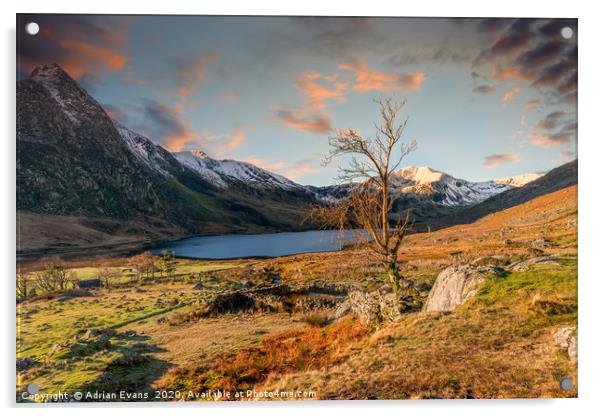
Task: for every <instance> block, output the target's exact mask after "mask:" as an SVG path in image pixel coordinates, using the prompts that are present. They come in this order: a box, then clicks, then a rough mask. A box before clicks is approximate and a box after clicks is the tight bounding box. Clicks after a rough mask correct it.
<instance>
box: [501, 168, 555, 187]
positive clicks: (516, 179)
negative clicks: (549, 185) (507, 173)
mask: <svg viewBox="0 0 602 416" xmlns="http://www.w3.org/2000/svg"><path fill="white" fill-rule="evenodd" d="M543 175H545V173H542V172H538V173H526V174H524V175H517V176H511V177H509V178H502V179H495V183H498V184H502V185H510V186H512V187H518V186H523V185H526V184H528V183H529V182H533V181H534V180H535V179H539V178H541V177H542V176H543Z"/></svg>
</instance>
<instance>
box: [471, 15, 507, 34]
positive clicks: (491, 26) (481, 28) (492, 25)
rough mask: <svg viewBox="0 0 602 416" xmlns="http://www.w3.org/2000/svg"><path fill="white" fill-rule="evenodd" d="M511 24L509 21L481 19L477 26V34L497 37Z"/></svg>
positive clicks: (495, 18) (493, 18) (494, 18)
mask: <svg viewBox="0 0 602 416" xmlns="http://www.w3.org/2000/svg"><path fill="white" fill-rule="evenodd" d="M511 22H512V21H511V20H509V19H501V18H497V17H492V18H488V19H482V20H481V21H480V22H479V23H478V24H477V32H480V33H489V34H493V35H497V34H499V33H500V32H501V31H502V30H503V29H504V28H506V27H507V26H508V25H509V24H510V23H511Z"/></svg>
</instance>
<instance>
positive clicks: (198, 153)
mask: <svg viewBox="0 0 602 416" xmlns="http://www.w3.org/2000/svg"><path fill="white" fill-rule="evenodd" d="M190 154H191V155H192V156H194V157H196V158H198V159H206V158H208V157H209V155H208V154H207V153H205V152H204V151H202V150H200V149H195V150H191V151H190Z"/></svg>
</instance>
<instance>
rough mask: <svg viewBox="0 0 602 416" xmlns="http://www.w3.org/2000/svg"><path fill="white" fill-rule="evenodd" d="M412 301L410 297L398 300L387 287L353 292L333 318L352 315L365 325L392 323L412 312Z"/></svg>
mask: <svg viewBox="0 0 602 416" xmlns="http://www.w3.org/2000/svg"><path fill="white" fill-rule="evenodd" d="M412 301H413V299H411V297H410V298H406V299H401V300H398V299H397V298H396V296H395V294H394V293H393V291H392V290H391V288H390V287H389V286H387V285H385V286H383V287H381V288H380V289H379V290H376V291H374V292H362V291H359V290H358V291H353V292H351V293H349V295H348V296H347V299H346V300H345V302H343V303H342V304H341V305H339V307H338V308H337V310H336V312H335V315H334V318H335V319H338V318H340V317H342V316H344V315H347V314H352V315H355V316H356V317H357V318H358V319H359V320H360V321H361V322H362V323H364V324H366V325H380V324H383V323H387V322H394V321H396V320H398V319H399V318H401V317H402V315H403V314H404V313H407V312H410V311H411V310H413V308H412V303H413V302H412Z"/></svg>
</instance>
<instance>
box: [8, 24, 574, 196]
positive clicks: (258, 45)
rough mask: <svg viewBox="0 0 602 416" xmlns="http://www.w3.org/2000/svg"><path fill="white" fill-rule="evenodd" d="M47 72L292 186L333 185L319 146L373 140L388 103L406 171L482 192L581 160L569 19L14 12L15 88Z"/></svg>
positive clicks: (176, 142)
mask: <svg viewBox="0 0 602 416" xmlns="http://www.w3.org/2000/svg"><path fill="white" fill-rule="evenodd" d="M29 22H36V23H38V25H39V27H40V31H39V33H38V34H37V35H35V36H32V35H29V34H27V33H26V31H25V25H26V24H27V23H29ZM566 28H570V29H571V30H567V29H566ZM563 29H564V32H563ZM569 32H571V33H569ZM563 34H564V35H565V36H563ZM567 34H569V35H571V36H570V38H567V37H568V36H566V35H567ZM53 62H55V63H57V64H59V65H61V66H62V67H63V69H65V71H67V73H69V75H71V77H73V78H74V79H75V80H77V81H78V82H79V83H80V85H82V86H83V87H84V88H85V89H86V90H87V91H88V92H89V93H90V94H91V95H92V96H93V97H94V98H95V99H96V100H97V101H98V102H99V103H100V104H101V105H103V107H104V108H105V110H106V111H107V113H108V114H109V115H110V116H111V117H113V118H114V119H116V120H118V121H119V122H121V123H122V124H124V125H125V126H127V127H129V128H130V129H132V130H134V131H137V132H139V133H141V134H144V135H145V136H147V137H149V138H150V139H151V140H153V141H154V142H156V143H158V144H160V145H161V146H163V147H165V148H166V149H168V150H170V151H184V150H195V149H200V150H203V151H205V152H206V153H208V154H209V155H210V156H212V157H215V158H218V159H235V160H243V161H247V162H251V163H254V164H256V165H258V166H260V167H263V168H265V169H268V170H271V171H273V172H276V173H279V174H282V175H284V176H287V177H289V178H291V179H293V180H295V181H297V182H299V183H302V184H311V185H328V184H332V183H334V182H335V178H336V174H337V164H341V165H344V164H345V163H346V159H344V158H343V159H339V160H337V161H336V162H334V163H331V164H330V165H327V166H323V164H322V160H323V157H324V156H325V155H326V154H327V153H328V149H329V147H328V146H329V145H328V138H329V137H330V136H333V135H334V134H335V133H336V131H337V129H349V128H351V129H354V130H357V131H359V132H360V133H361V134H362V135H363V136H364V137H374V132H375V127H374V123H375V122H378V121H379V119H378V107H377V104H376V103H375V101H374V100H379V99H384V98H392V99H394V100H396V101H403V100H405V106H404V107H403V109H402V111H401V112H400V117H402V118H401V119H400V121H403V120H405V119H406V118H407V119H408V123H407V127H406V129H405V132H404V136H403V137H404V139H403V140H404V141H407V142H409V141H412V140H415V141H416V142H417V144H418V146H417V149H416V151H414V152H413V153H411V154H410V155H408V156H407V157H406V159H405V160H404V163H403V165H404V166H407V165H414V166H430V167H432V168H434V169H437V170H441V171H444V172H446V173H449V174H451V175H453V176H455V177H458V178H463V179H468V180H473V181H481V180H488V179H492V178H503V177H508V176H513V175H518V174H523V173H530V172H543V171H547V170H549V169H552V168H554V167H556V166H558V165H560V164H562V163H565V162H568V161H570V160H572V159H574V158H576V156H577V155H576V147H577V145H576V140H577V137H576V136H577V20H576V19H492V18H483V19H477V18H470V19H445V18H362V17H340V18H335V17H286V16H284V17H257V16H255V17H245V16H115V15H18V18H17V78H18V79H23V78H27V77H28V75H29V73H31V71H32V70H33V69H34V68H35V67H36V66H38V65H41V64H46V63H53Z"/></svg>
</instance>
